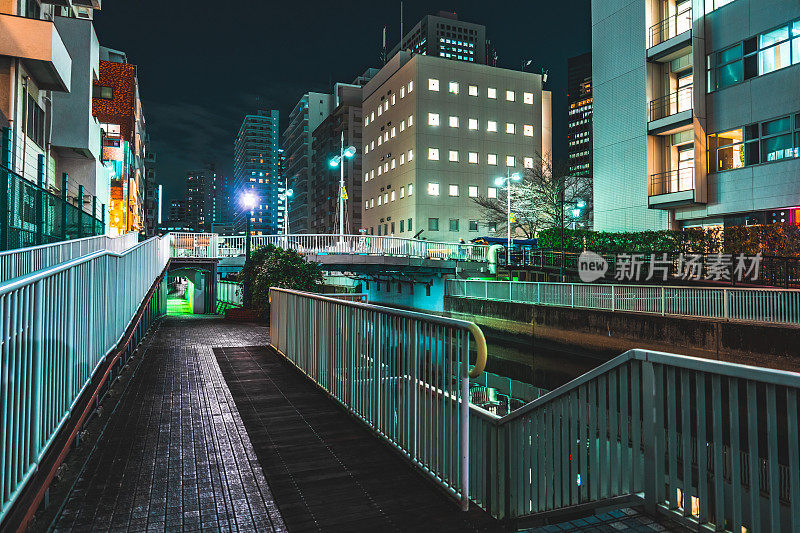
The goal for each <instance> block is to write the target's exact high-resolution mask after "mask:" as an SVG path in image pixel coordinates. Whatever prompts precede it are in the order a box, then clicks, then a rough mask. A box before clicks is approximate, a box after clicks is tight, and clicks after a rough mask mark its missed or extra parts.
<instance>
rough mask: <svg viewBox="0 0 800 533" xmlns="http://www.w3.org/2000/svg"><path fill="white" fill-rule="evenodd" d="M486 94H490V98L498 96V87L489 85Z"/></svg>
mask: <svg viewBox="0 0 800 533" xmlns="http://www.w3.org/2000/svg"><path fill="white" fill-rule="evenodd" d="M486 96H488V97H489V98H497V89H495V88H494V87H488V88H487V89H486Z"/></svg>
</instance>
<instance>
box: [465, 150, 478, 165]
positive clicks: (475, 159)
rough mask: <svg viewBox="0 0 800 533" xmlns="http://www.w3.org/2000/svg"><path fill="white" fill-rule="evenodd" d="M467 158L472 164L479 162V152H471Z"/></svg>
mask: <svg viewBox="0 0 800 533" xmlns="http://www.w3.org/2000/svg"><path fill="white" fill-rule="evenodd" d="M467 160H468V161H469V162H470V163H472V164H477V163H478V152H470V153H469V156H468V159H467Z"/></svg>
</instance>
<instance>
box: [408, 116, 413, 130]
mask: <svg viewBox="0 0 800 533" xmlns="http://www.w3.org/2000/svg"><path fill="white" fill-rule="evenodd" d="M413 125H414V115H408V127H409V128H410V127H411V126H413Z"/></svg>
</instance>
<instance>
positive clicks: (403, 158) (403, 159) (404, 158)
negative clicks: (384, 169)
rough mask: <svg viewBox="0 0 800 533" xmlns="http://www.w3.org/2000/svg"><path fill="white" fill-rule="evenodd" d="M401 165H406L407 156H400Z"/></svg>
mask: <svg viewBox="0 0 800 533" xmlns="http://www.w3.org/2000/svg"><path fill="white" fill-rule="evenodd" d="M400 164H401V165H405V164H406V154H400Z"/></svg>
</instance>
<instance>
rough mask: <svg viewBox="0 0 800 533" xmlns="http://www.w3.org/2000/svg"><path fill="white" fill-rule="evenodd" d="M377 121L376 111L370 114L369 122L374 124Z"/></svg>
mask: <svg viewBox="0 0 800 533" xmlns="http://www.w3.org/2000/svg"><path fill="white" fill-rule="evenodd" d="M374 120H375V111H373V112H372V113H370V114H369V121H370V122H372V121H374Z"/></svg>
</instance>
